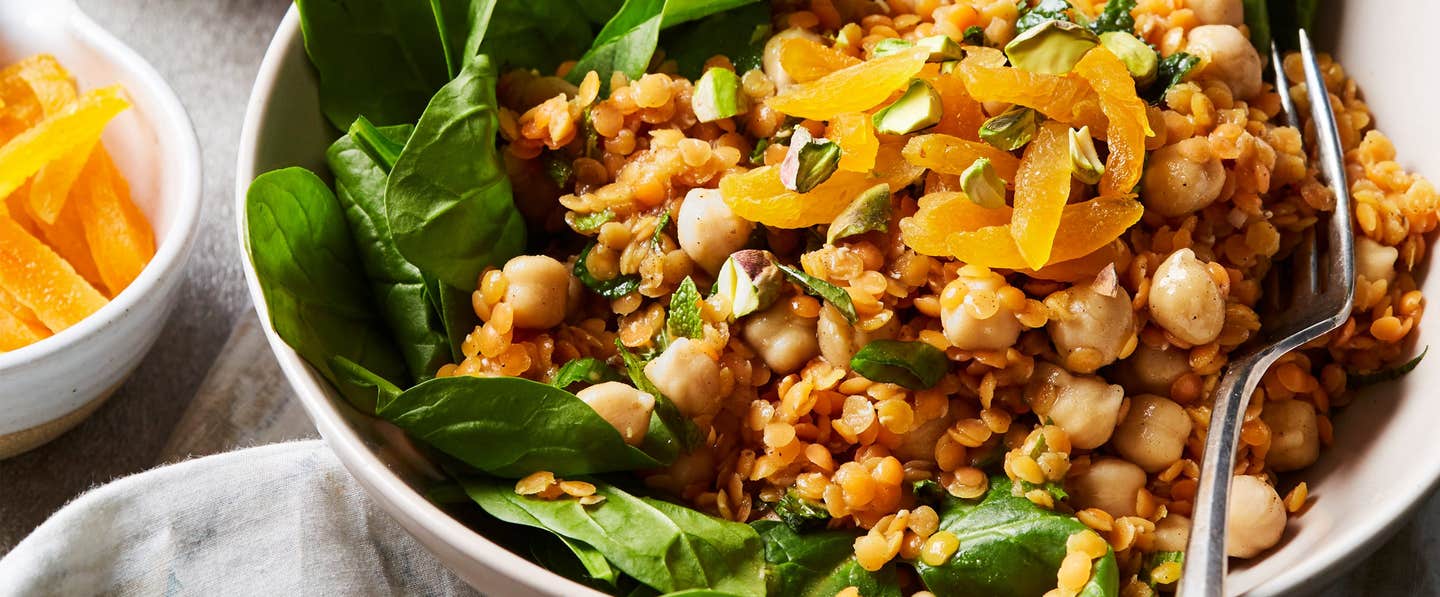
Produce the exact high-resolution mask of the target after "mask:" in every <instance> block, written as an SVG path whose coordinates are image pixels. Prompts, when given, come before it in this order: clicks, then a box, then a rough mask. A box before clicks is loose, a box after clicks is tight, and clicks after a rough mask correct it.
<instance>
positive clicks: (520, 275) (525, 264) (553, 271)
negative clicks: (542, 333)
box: [501, 255, 571, 330]
mask: <svg viewBox="0 0 1440 597" xmlns="http://www.w3.org/2000/svg"><path fill="white" fill-rule="evenodd" d="M501 271H503V272H504V274H505V281H506V286H505V297H504V298H503V299H502V300H503V301H504V302H506V303H509V304H510V307H511V308H512V309H513V310H514V314H515V319H514V325H515V327H517V328H529V329H532V330H541V329H545V328H552V327H555V326H557V325H560V322H562V321H565V307H566V304H567V303H568V302H569V295H570V279H571V275H570V268H568V267H565V264H563V263H560V262H559V261H556V260H554V259H552V258H550V257H546V256H544V255H521V256H519V257H516V258H514V259H511V260H510V261H507V262H506V263H505V267H504V268H502V270H501Z"/></svg>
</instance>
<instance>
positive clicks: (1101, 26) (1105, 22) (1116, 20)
mask: <svg viewBox="0 0 1440 597" xmlns="http://www.w3.org/2000/svg"><path fill="white" fill-rule="evenodd" d="M1132 10H1135V0H1109V1H1108V2H1106V3H1105V8H1103V9H1101V11H1100V16H1098V17H1096V18H1095V20H1094V21H1092V22H1091V23H1090V30H1091V31H1094V32H1095V33H1096V34H1100V33H1108V32H1111V31H1124V32H1125V33H1129V34H1132V35H1133V34H1134V33H1135V17H1134V16H1133V15H1131V14H1130V11H1132Z"/></svg>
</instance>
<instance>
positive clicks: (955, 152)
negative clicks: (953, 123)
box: [903, 134, 1020, 183]
mask: <svg viewBox="0 0 1440 597" xmlns="http://www.w3.org/2000/svg"><path fill="white" fill-rule="evenodd" d="M903 153H904V155H905V160H906V161H908V162H910V163H911V164H914V165H916V166H919V167H921V168H929V169H931V170H934V171H936V172H942V173H945V174H963V173H964V172H965V169H966V168H969V167H970V165H971V164H973V163H975V160H978V159H980V158H989V159H990V164H991V165H992V166H994V167H995V173H996V174H999V175H1000V178H1003V179H1005V181H1006V182H1008V183H1013V182H1014V181H1015V174H1016V171H1017V170H1018V169H1019V168H1020V160H1018V159H1016V158H1015V156H1014V155H1011V154H1010V152H1008V151H1002V150H1000V149H998V148H996V147H995V146H993V145H990V144H989V143H981V142H979V141H968V140H965V139H961V138H959V137H952V136H950V135H941V134H931V135H918V136H915V137H911V138H910V141H908V142H906V143H905V149H904V151H903Z"/></svg>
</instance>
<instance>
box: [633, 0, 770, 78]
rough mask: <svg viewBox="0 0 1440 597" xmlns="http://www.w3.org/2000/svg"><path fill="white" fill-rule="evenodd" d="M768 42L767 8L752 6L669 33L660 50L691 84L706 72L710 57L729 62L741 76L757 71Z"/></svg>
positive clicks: (663, 38)
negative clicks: (706, 62) (728, 60)
mask: <svg viewBox="0 0 1440 597" xmlns="http://www.w3.org/2000/svg"><path fill="white" fill-rule="evenodd" d="M769 38H770V6H769V5H768V4H752V5H749V6H745V7H741V8H737V9H734V10H729V11H726V12H722V13H720V14H716V15H711V16H709V17H705V18H703V19H700V20H698V21H694V22H691V23H687V24H684V25H680V26H677V27H675V28H674V29H670V30H668V31H666V32H665V33H664V34H662V35H661V36H660V46H661V47H663V48H665V57H666V58H670V59H673V60H675V63H676V65H678V66H679V67H680V74H682V75H684V76H685V77H686V78H689V79H692V80H694V79H698V78H700V75H701V74H703V73H704V72H705V61H706V60H709V59H710V58H711V57H712V56H725V57H726V58H729V59H730V63H731V64H733V65H734V66H735V72H736V73H738V74H741V75H743V74H745V73H746V72H748V71H751V70H755V69H758V68H760V67H761V65H760V55H761V53H762V52H763V51H764V50H765V42H766V41H768V40H769Z"/></svg>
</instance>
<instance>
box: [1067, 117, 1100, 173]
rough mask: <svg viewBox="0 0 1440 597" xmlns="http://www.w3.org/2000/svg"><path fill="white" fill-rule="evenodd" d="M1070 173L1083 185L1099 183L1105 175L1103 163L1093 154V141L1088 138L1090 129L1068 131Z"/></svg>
mask: <svg viewBox="0 0 1440 597" xmlns="http://www.w3.org/2000/svg"><path fill="white" fill-rule="evenodd" d="M1070 171H1071V172H1072V173H1073V174H1074V175H1075V180H1078V181H1080V182H1083V183H1085V184H1095V183H1097V182H1100V177H1101V176H1104V175H1105V162H1102V161H1100V155H1099V154H1097V153H1096V152H1095V139H1093V138H1092V137H1091V136H1090V127H1088V126H1082V127H1080V130H1078V131H1077V130H1075V129H1070Z"/></svg>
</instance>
